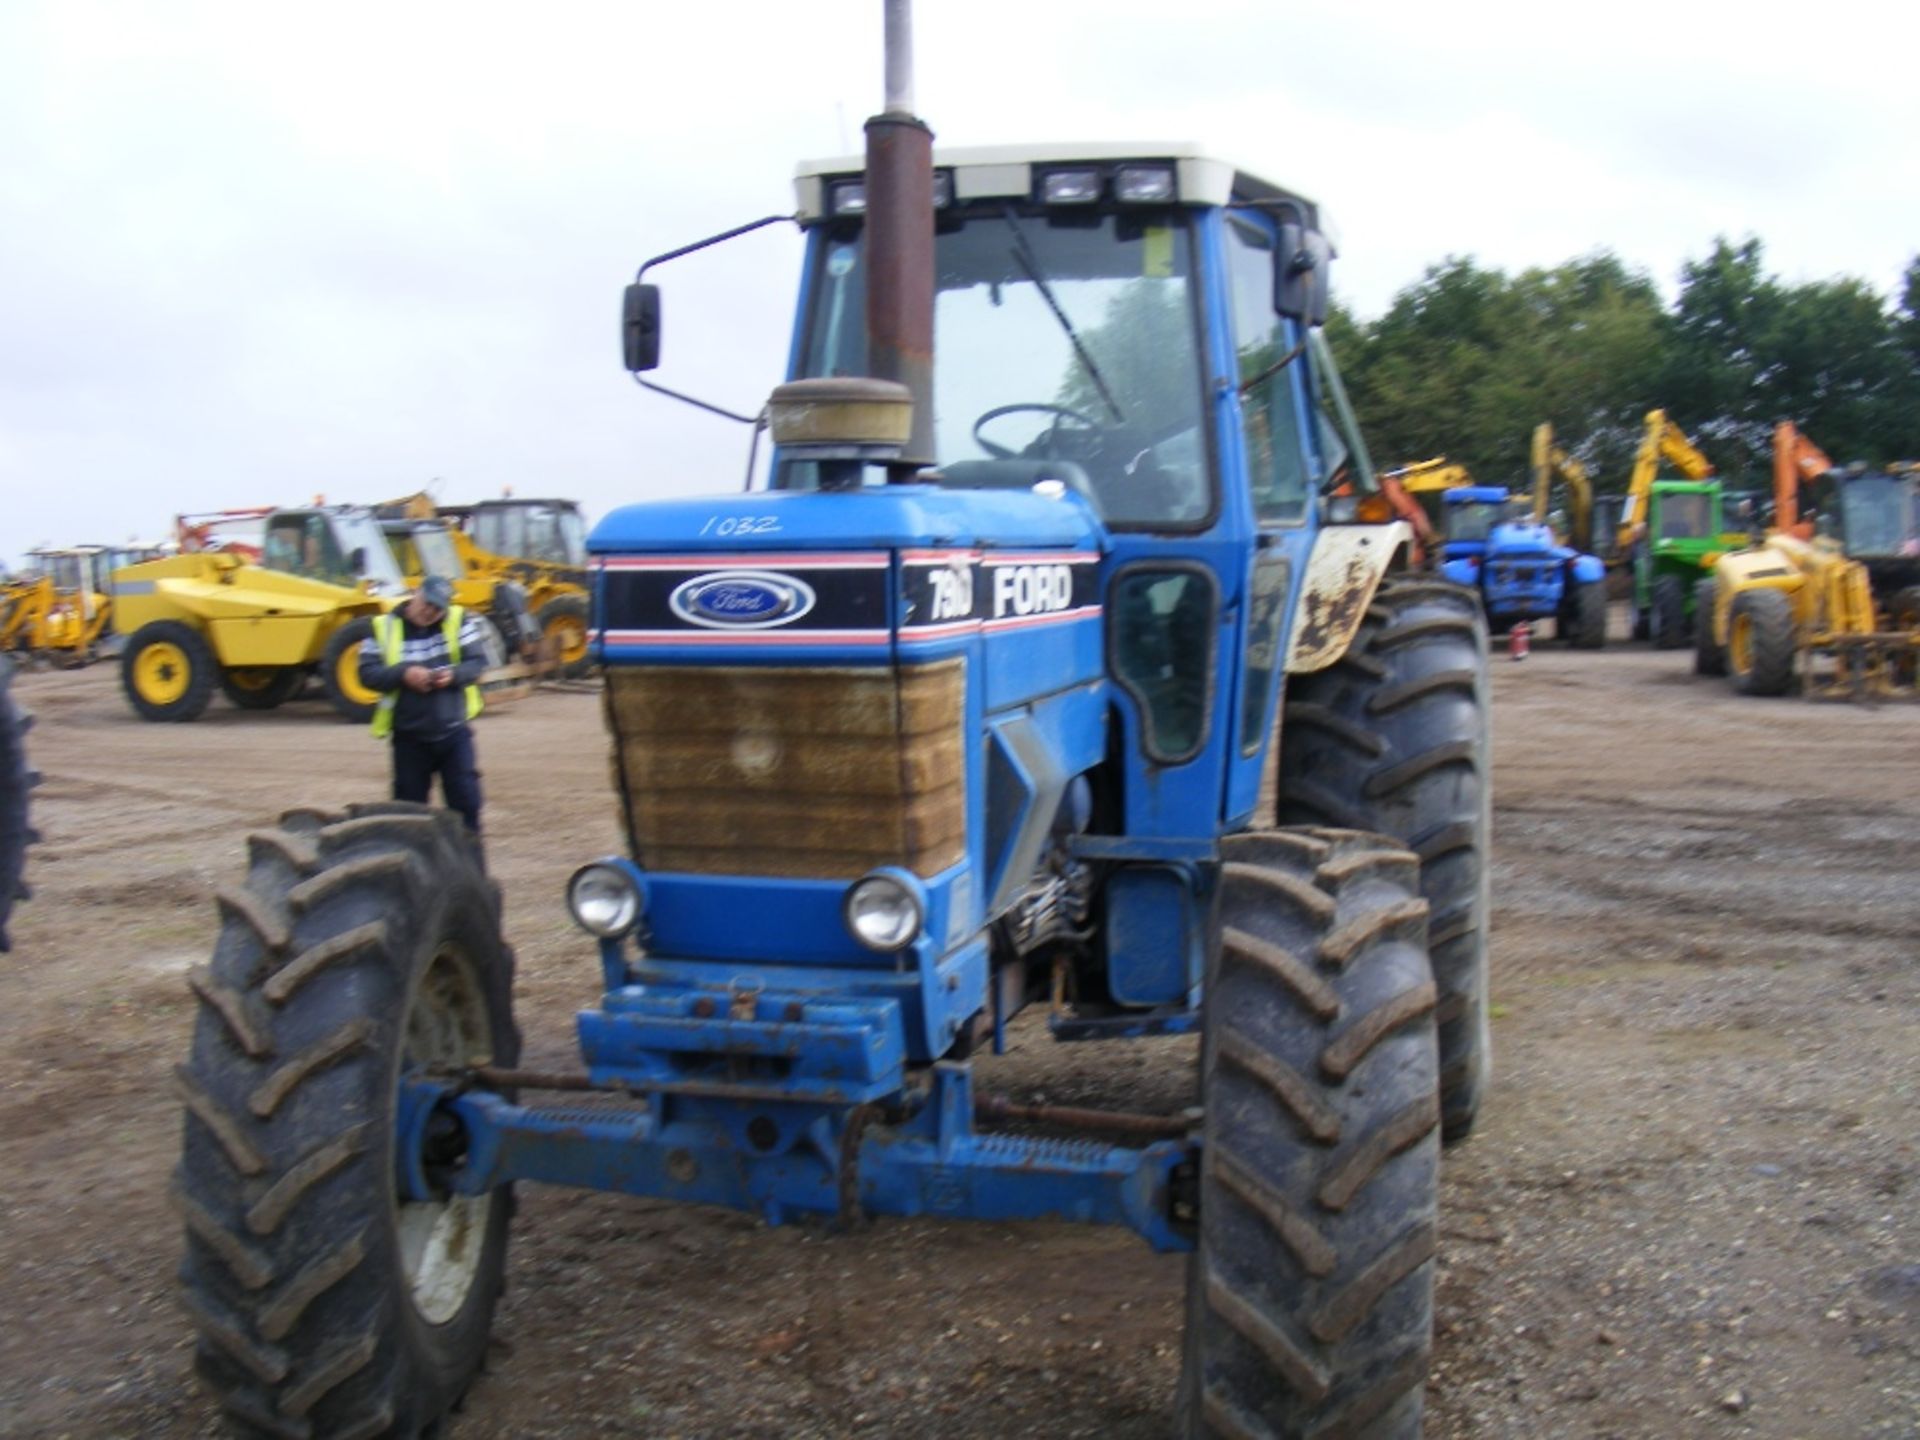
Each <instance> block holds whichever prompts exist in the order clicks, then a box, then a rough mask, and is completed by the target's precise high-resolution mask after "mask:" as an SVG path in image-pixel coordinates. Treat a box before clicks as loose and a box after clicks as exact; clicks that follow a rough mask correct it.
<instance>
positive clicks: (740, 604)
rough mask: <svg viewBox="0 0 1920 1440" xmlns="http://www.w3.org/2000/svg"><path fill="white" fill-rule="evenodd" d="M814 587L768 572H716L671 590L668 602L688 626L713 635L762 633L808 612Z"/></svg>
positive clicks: (801, 581)
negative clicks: (724, 632) (702, 629)
mask: <svg viewBox="0 0 1920 1440" xmlns="http://www.w3.org/2000/svg"><path fill="white" fill-rule="evenodd" d="M813 600H814V596H813V587H812V586H810V585H808V584H807V583H806V581H804V580H796V579H794V578H793V577H792V576H791V575H776V574H774V573H773V572H772V571H770V570H720V571H716V572H714V573H713V574H710V575H696V576H694V577H693V579H691V580H687V581H683V582H682V583H681V584H679V585H677V586H675V587H674V591H673V594H672V595H671V596H670V597H669V598H668V601H667V603H668V604H669V605H671V606H672V607H673V613H674V614H676V615H678V616H679V617H680V618H681V619H682V620H685V621H686V622H688V623H689V624H691V625H704V626H706V627H707V628H708V629H713V630H767V629H771V628H772V627H773V626H776V625H789V624H792V623H793V622H794V621H795V620H798V619H799V618H800V617H801V616H802V615H805V614H806V613H807V612H808V611H809V610H811V609H813Z"/></svg>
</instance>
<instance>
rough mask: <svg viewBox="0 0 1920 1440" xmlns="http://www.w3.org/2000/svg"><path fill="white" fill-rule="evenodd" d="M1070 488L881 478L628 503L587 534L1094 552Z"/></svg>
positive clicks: (1091, 533) (797, 546) (783, 544)
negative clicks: (835, 486)
mask: <svg viewBox="0 0 1920 1440" xmlns="http://www.w3.org/2000/svg"><path fill="white" fill-rule="evenodd" d="M1104 533H1105V532H1104V530H1103V529H1102V527H1101V525H1100V522H1099V520H1098V519H1097V518H1096V517H1095V516H1094V513H1093V511H1092V509H1091V508H1090V507H1089V506H1088V505H1087V504H1086V503H1085V502H1084V501H1082V500H1081V499H1080V498H1079V497H1078V496H1077V495H1074V494H1072V493H1067V494H1064V495H1061V496H1059V497H1057V498H1048V497H1045V496H1040V495H1035V494H1033V493H1032V492H1031V491H1028V490H946V489H942V488H940V487H939V486H936V485H888V486H875V487H872V488H868V489H861V490H849V491H832V492H820V491H811V490H767V491H756V492H754V493H752V494H747V495H723V496H715V497H709V498H706V499H696V500H659V501H653V502H650V503H646V504H639V505H626V506H622V507H621V508H620V509H618V510H615V511H613V512H612V513H611V514H609V515H607V516H606V517H605V518H604V519H603V520H601V521H600V523H599V524H598V525H596V526H594V529H593V533H592V534H591V535H590V536H588V537H587V550H588V553H589V554H592V555H631V554H634V553H637V552H638V553H645V552H657V551H679V552H684V551H688V550H696V551H707V550H712V551H715V552H723V553H742V552H746V553H750V552H755V551H792V550H901V549H915V550H924V549H947V548H952V547H967V548H975V547H977V548H988V549H993V548H1010V549H1020V550H1025V549H1035V548H1044V549H1048V550H1056V549H1070V550H1084V549H1098V548H1100V544H1101V540H1102V537H1103V535H1104Z"/></svg>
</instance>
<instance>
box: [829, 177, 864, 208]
mask: <svg viewBox="0 0 1920 1440" xmlns="http://www.w3.org/2000/svg"><path fill="white" fill-rule="evenodd" d="M833 213H834V214H836V215H864V214H866V213H867V186H866V182H865V181H862V180H842V181H840V182H839V183H838V184H837V185H835V186H834V187H833Z"/></svg>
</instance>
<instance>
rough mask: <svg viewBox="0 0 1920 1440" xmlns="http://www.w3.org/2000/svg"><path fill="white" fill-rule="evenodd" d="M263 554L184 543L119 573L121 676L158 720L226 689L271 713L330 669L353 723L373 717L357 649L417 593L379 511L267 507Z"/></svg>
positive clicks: (340, 707) (134, 701)
mask: <svg viewBox="0 0 1920 1440" xmlns="http://www.w3.org/2000/svg"><path fill="white" fill-rule="evenodd" d="M260 518H261V522H262V528H261V531H260V535H259V541H260V544H259V556H258V560H257V561H256V560H255V559H254V558H253V557H252V556H251V555H250V553H249V552H250V551H251V549H252V548H253V547H252V546H251V545H249V546H246V547H245V548H235V549H217V550H216V549H183V550H182V551H181V552H180V553H179V554H177V555H174V556H170V557H168V558H166V559H163V560H152V561H148V562H146V563H144V564H139V565H132V566H128V567H126V568H124V569H121V570H118V571H116V572H115V573H114V577H113V580H114V587H115V592H116V603H115V606H114V613H113V624H114V628H115V629H116V630H118V631H119V632H120V634H122V635H124V636H125V637H127V638H126V644H125V648H124V649H123V651H122V652H121V657H120V678H121V684H122V686H123V688H124V689H125V691H126V695H127V700H128V702H129V703H130V704H131V705H132V706H133V708H134V710H135V712H136V713H138V714H139V715H140V716H141V717H142V718H143V719H147V720H171V721H186V720H195V719H198V718H199V717H200V715H201V714H202V713H204V712H205V710H206V708H207V705H208V703H209V702H210V701H211V699H212V698H213V692H214V690H215V688H216V687H217V688H219V689H220V690H222V691H223V692H225V694H226V696H227V698H228V699H229V700H231V701H232V702H233V703H234V704H235V705H238V706H240V707H241V708H242V709H246V710H271V709H273V708H274V707H275V706H277V705H279V704H281V703H282V702H283V701H286V700H288V699H291V698H292V697H293V696H294V695H295V694H297V693H298V692H299V690H300V688H301V686H302V685H303V684H304V683H305V681H306V679H307V677H308V676H309V675H312V674H314V673H316V672H317V673H318V675H319V678H320V683H321V685H322V687H323V688H324V689H325V691H326V695H327V699H328V700H329V701H331V702H332V704H333V707H334V709H335V710H337V711H339V713H340V714H341V715H342V716H344V717H346V718H347V719H349V720H364V719H366V718H368V717H369V716H370V715H371V714H372V713H373V705H374V702H375V700H376V699H378V696H377V695H375V693H374V692H372V691H370V690H368V689H366V687H364V686H363V685H361V683H360V677H359V671H358V661H357V656H356V651H357V649H358V646H359V644H360V641H361V640H362V639H364V638H365V637H366V636H367V635H369V634H371V633H372V619H373V616H375V615H378V614H380V613H382V612H383V611H386V610H389V609H391V608H392V607H393V606H394V605H395V604H396V603H398V601H399V600H400V599H401V598H402V597H403V596H404V595H405V594H406V590H407V586H406V580H405V578H404V577H403V576H402V575H401V573H400V567H399V566H398V565H396V564H395V563H394V560H393V552H392V551H391V550H389V549H388V547H387V543H386V537H385V536H383V535H382V534H381V532H380V526H379V524H378V522H377V521H375V519H374V517H373V513H372V512H371V511H369V510H366V509H364V508H360V507H355V506H349V505H330V506H329V505H319V506H312V507H308V508H304V509H288V510H271V511H266V512H263V513H262V514H261V517H260Z"/></svg>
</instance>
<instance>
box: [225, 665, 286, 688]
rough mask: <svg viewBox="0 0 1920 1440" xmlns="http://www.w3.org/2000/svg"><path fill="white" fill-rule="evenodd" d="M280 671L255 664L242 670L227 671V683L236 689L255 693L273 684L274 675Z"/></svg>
mask: <svg viewBox="0 0 1920 1440" xmlns="http://www.w3.org/2000/svg"><path fill="white" fill-rule="evenodd" d="M279 673H280V672H279V671H277V670H275V669H273V668H272V667H270V666H255V667H252V668H249V669H243V670H229V671H227V683H228V684H229V685H231V686H233V688H234V689H236V690H245V691H246V692H247V693H248V694H250V695H257V694H259V693H260V692H261V691H263V690H265V689H267V688H268V687H269V686H270V685H272V684H273V681H274V677H275V676H276V675H278V674H279Z"/></svg>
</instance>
